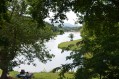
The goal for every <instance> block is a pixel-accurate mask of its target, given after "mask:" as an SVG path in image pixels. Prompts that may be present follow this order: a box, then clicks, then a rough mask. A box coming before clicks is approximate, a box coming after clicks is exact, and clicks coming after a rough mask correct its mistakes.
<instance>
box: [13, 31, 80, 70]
mask: <svg viewBox="0 0 119 79" xmlns="http://www.w3.org/2000/svg"><path fill="white" fill-rule="evenodd" d="M70 33H73V34H74V40H75V39H80V38H81V37H80V33H79V32H66V33H64V34H63V35H57V37H55V38H54V39H52V40H49V42H48V43H46V47H47V48H48V49H49V50H51V51H50V53H52V54H54V55H55V57H54V58H53V59H52V61H48V62H47V63H46V64H43V63H41V62H39V61H38V60H37V59H36V60H35V61H34V62H35V63H36V64H37V66H36V67H34V66H32V65H20V67H16V68H14V70H16V71H20V70H21V69H24V70H25V71H29V72H40V71H51V70H52V69H53V68H55V67H58V66H61V64H66V63H71V62H72V60H67V61H66V56H69V54H70V53H69V52H68V51H64V53H61V51H62V50H61V49H58V44H59V43H61V42H65V41H70V38H69V37H68V36H69V34H70Z"/></svg>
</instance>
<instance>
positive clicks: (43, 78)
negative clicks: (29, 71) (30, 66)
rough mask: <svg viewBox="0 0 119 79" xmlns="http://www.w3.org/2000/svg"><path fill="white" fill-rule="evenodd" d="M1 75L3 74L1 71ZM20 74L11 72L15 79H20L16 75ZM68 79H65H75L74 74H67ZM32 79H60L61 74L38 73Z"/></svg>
mask: <svg viewBox="0 0 119 79" xmlns="http://www.w3.org/2000/svg"><path fill="white" fill-rule="evenodd" d="M0 74H1V70H0ZM17 74H19V72H17V71H12V72H10V76H12V77H13V78H14V79H18V78H16V75H17ZM65 76H66V78H64V79H73V78H74V77H73V73H72V74H71V73H66V74H65ZM32 79H59V73H52V72H39V73H38V72H37V73H34V77H33V78H32Z"/></svg>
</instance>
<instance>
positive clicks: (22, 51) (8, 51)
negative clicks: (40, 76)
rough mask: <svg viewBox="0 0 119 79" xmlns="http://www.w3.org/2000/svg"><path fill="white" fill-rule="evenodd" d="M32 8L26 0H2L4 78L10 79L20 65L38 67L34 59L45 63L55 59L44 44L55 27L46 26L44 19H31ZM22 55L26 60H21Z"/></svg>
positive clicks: (0, 49) (1, 66) (0, 43)
mask: <svg viewBox="0 0 119 79" xmlns="http://www.w3.org/2000/svg"><path fill="white" fill-rule="evenodd" d="M28 6H30V5H29V3H28V2H27V1H26V0H2V1H0V69H2V75H1V79H7V73H8V72H9V71H11V70H12V68H13V67H15V66H17V65H19V64H24V63H28V64H33V65H34V66H35V64H34V63H32V62H33V61H34V58H38V59H39V60H40V61H41V62H43V63H45V62H46V61H47V60H51V58H52V57H53V55H52V54H49V51H48V50H47V49H46V47H45V45H44V42H46V41H48V40H49V39H50V38H51V37H52V36H53V35H54V33H53V31H52V30H51V28H52V27H51V26H48V25H47V26H45V23H44V22H43V19H42V18H40V17H37V18H33V17H34V16H30V15H31V13H30V11H31V10H27V9H28ZM31 12H32V11H31ZM38 19H42V20H40V21H39V20H38ZM43 26H45V27H43ZM21 55H22V56H24V59H23V60H22V59H19V56H21ZM27 60H28V61H27ZM26 61H27V62H26Z"/></svg>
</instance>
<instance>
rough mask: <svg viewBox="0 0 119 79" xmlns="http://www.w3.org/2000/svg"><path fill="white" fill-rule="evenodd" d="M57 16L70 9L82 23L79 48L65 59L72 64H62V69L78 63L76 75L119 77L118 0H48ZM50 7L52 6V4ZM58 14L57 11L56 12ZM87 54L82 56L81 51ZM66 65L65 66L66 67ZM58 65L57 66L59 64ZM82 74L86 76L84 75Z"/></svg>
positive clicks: (115, 78) (88, 77)
mask: <svg viewBox="0 0 119 79" xmlns="http://www.w3.org/2000/svg"><path fill="white" fill-rule="evenodd" d="M50 1H52V3H54V4H52V5H53V6H55V8H56V10H57V12H58V13H57V15H59V17H61V15H62V14H65V12H66V11H68V10H73V11H74V12H75V13H77V16H78V17H79V23H82V24H83V27H82V31H81V36H82V41H81V44H80V49H79V51H76V52H74V53H73V52H72V53H71V56H70V57H69V59H71V58H72V59H73V60H74V61H73V63H72V64H68V65H63V66H62V69H64V70H65V71H67V70H68V69H70V68H72V67H75V66H78V67H79V69H78V71H77V74H78V75H77V74H76V79H78V78H80V77H82V79H85V78H86V79H90V78H92V77H99V78H100V79H102V78H103V79H118V78H119V74H118V73H119V64H118V61H119V59H118V57H119V40H118V39H119V15H118V13H119V1H118V0H60V1H58V0H50ZM53 10H54V8H53ZM60 14H61V15H60ZM88 53H90V54H91V57H90V58H86V57H85V56H84V55H85V54H88ZM67 67H68V68H67ZM59 69H60V68H59ZM84 75H86V76H87V77H86V76H84Z"/></svg>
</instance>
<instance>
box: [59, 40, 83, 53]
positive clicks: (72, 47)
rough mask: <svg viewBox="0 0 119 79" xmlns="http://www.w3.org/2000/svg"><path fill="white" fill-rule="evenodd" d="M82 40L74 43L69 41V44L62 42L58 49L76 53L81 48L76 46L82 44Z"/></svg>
mask: <svg viewBox="0 0 119 79" xmlns="http://www.w3.org/2000/svg"><path fill="white" fill-rule="evenodd" d="M80 41H81V40H80V39H78V40H74V41H67V42H62V43H60V44H59V45H58V48H60V49H63V50H71V51H75V50H78V49H79V46H77V45H76V43H78V42H80Z"/></svg>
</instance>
